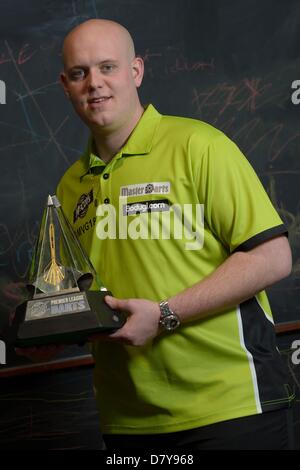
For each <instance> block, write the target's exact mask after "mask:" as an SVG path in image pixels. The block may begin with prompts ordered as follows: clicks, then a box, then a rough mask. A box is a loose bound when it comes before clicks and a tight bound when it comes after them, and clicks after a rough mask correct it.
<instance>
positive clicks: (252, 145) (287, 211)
mask: <svg viewBox="0 0 300 470" xmlns="http://www.w3.org/2000/svg"><path fill="white" fill-rule="evenodd" d="M93 17H94V18H95V17H102V18H110V19H113V20H116V21H119V22H121V23H122V24H124V25H125V26H126V27H127V28H128V29H129V31H130V32H131V33H132V35H133V38H134V40H135V43H136V52H137V54H139V55H140V56H142V57H143V58H144V61H145V67H146V72H145V78H144V83H143V85H142V88H141V100H142V102H143V103H149V102H152V103H153V104H154V105H155V106H156V107H157V109H158V110H159V111H160V112H162V113H165V114H174V115H182V116H189V117H193V118H197V119H201V120H204V121H207V122H209V123H210V124H213V125H214V126H216V127H218V128H220V129H222V130H223V131H224V132H225V133H226V134H227V135H228V136H229V137H231V138H232V139H233V140H234V141H235V142H236V143H237V144H238V145H239V146H240V148H241V149H242V150H243V152H244V153H245V154H246V156H247V157H248V159H249V161H250V162H251V163H252V165H253V166H254V168H255V169H256V171H257V173H258V174H259V176H260V178H261V180H262V182H263V184H264V185H265V188H266V189H267V191H268V193H269V194H270V196H271V198H272V200H273V202H274V204H275V206H276V207H277V209H278V210H279V212H280V214H281V216H282V217H283V219H284V221H285V222H286V224H287V226H288V228H289V233H290V235H289V236H290V242H291V245H292V248H293V256H294V268H293V273H292V274H291V276H290V277H289V278H287V279H285V280H283V281H282V282H280V283H278V284H277V285H275V286H273V287H272V288H271V289H269V295H270V299H271V302H272V307H273V312H274V316H275V319H276V321H277V322H287V321H293V320H297V319H299V318H300V303H299V301H298V299H299V288H300V258H299V255H300V204H299V200H300V198H299V195H300V191H299V187H300V184H299V181H300V163H299V162H300V160H299V151H300V128H299V122H300V121H299V118H300V104H297V99H292V97H293V93H294V92H296V91H297V90H295V88H292V84H293V83H294V86H296V85H295V81H297V80H298V79H300V72H299V70H300V46H299V44H300V3H299V1H297V0H288V1H285V2H283V1H282V0H264V1H261V0H244V1H243V2H241V1H238V0H205V1H201V2H199V1H198V0H143V1H135V0H114V1H113V2H112V1H110V0H101V1H100V0H94V1H91V2H86V1H85V0H73V1H66V0H62V1H58V0H46V1H44V2H40V1H37V0H30V1H28V2H23V1H21V0H9V1H8V0H2V1H1V16H0V80H1V82H0V95H1V96H0V103H1V104H0V158H1V172H0V181H1V184H0V191H1V198H0V208H1V219H0V269H1V272H0V309H1V315H0V335H1V336H0V338H2V339H3V340H4V341H5V340H6V342H7V343H8V336H7V331H8V329H7V327H8V326H9V324H10V321H11V318H12V314H13V311H14V308H15V305H16V303H17V302H18V301H19V298H20V293H21V287H22V284H23V283H24V279H25V277H26V271H27V268H28V265H29V262H30V259H31V255H32V248H33V245H34V242H35V238H36V236H37V232H38V226H39V221H40V218H41V214H42V210H43V207H44V205H45V202H46V198H47V195H48V194H49V193H50V194H51V193H53V192H54V190H55V187H56V184H57V182H58V180H59V178H60V176H61V175H62V174H63V173H64V171H65V170H66V169H67V167H68V166H69V165H70V164H71V163H73V162H74V161H75V160H76V159H77V158H78V157H79V156H80V154H81V152H82V151H83V149H84V148H85V144H86V139H87V136H88V131H87V129H86V128H85V127H84V126H83V124H82V123H81V122H80V120H79V119H78V118H77V117H76V116H75V114H74V112H73V109H72V108H71V106H70V104H69V103H68V102H67V101H66V99H65V96H64V94H63V92H62V89H61V86H60V84H59V80H58V76H59V72H60V70H61V52H60V51H61V44H62V40H63V37H64V36H65V34H66V33H67V32H68V31H69V30H70V29H71V28H72V27H74V26H75V25H77V24H78V23H80V22H82V21H84V20H87V19H89V18H93ZM294 98H296V95H294ZM66 354H67V356H74V355H78V354H86V351H82V350H81V349H80V350H79V351H78V348H77V349H76V348H75V350H73V349H72V348H71V349H70V350H69V351H68V352H66ZM6 362H7V364H6V367H12V366H15V365H17V364H23V363H24V360H22V359H20V358H18V357H17V356H15V355H14V352H13V350H12V349H10V348H9V344H7V359H6ZM25 362H26V361H25ZM3 367H4V366H3V365H0V368H3Z"/></svg>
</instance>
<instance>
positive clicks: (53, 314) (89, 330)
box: [15, 196, 125, 347]
mask: <svg viewBox="0 0 300 470" xmlns="http://www.w3.org/2000/svg"><path fill="white" fill-rule="evenodd" d="M27 290H28V295H29V299H28V300H26V302H24V303H22V304H21V305H19V306H18V308H17V310H16V316H15V319H16V322H17V324H18V333H17V340H16V346H18V347H30V346H42V345H48V344H74V343H75V344H76V343H79V344H82V343H84V342H85V341H86V340H88V338H89V337H91V336H92V335H95V334H97V333H103V332H108V333H109V332H113V331H114V330H116V329H118V328H120V327H121V326H122V325H123V324H124V322H125V316H124V314H123V313H122V312H119V311H116V310H112V309H111V308H110V307H109V306H108V305H107V304H106V303H105V300H104V297H105V295H107V294H110V295H112V294H111V292H109V291H108V290H107V289H106V288H105V287H104V286H103V285H102V283H101V281H100V280H99V276H98V274H97V273H96V271H95V269H94V267H93V265H92V263H91V261H90V260H89V257H88V255H87V253H86V252H85V251H84V249H83V247H82V245H81V244H80V242H79V240H78V238H77V237H76V235H75V232H74V231H73V228H72V226H71V225H70V223H69V221H68V219H67V218H66V216H65V214H64V212H63V209H62V207H61V205H60V203H59V201H58V199H57V197H56V196H48V201H47V206H46V208H45V210H44V214H43V218H42V222H41V227H40V233H39V238H38V241H37V245H36V248H35V251H34V255H33V258H32V261H31V266H30V272H29V280H28V284H27Z"/></svg>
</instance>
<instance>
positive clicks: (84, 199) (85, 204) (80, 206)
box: [73, 189, 94, 224]
mask: <svg viewBox="0 0 300 470" xmlns="http://www.w3.org/2000/svg"><path fill="white" fill-rule="evenodd" d="M93 200H94V195H93V190H92V189H91V190H90V192H89V193H87V194H86V193H84V194H82V195H81V196H80V198H79V200H78V202H77V205H76V208H75V210H74V212H73V223H74V224H75V222H76V220H77V219H78V218H79V217H80V218H81V219H82V218H83V217H84V216H85V215H86V213H87V211H88V208H89V205H90V204H91V202H93Z"/></svg>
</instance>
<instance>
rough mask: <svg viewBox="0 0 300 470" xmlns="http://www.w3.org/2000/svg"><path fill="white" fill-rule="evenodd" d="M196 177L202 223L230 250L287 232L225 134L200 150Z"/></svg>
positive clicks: (240, 155)
mask: <svg viewBox="0 0 300 470" xmlns="http://www.w3.org/2000/svg"><path fill="white" fill-rule="evenodd" d="M198 155H199V154H198ZM196 179H197V187H198V189H197V190H198V195H199V199H200V202H202V203H203V204H204V214H205V223H207V224H208V225H209V228H210V230H211V231H212V232H213V234H214V235H215V236H216V237H217V238H218V239H219V240H220V241H221V242H222V243H223V244H224V245H225V246H226V248H227V249H228V250H229V251H230V252H231V253H232V252H234V251H247V250H250V249H252V248H254V247H255V246H257V245H259V244H260V243H262V242H264V241H266V240H268V239H270V238H273V237H275V236H277V235H281V234H287V228H286V226H285V225H284V223H283V222H282V220H281V218H280V217H279V215H278V213H277V211H276V210H275V208H274V206H273V204H272V203H271V201H270V199H269V197H268V195H267V193H266V191H265V189H264V187H263V185H262V183H261V182H260V180H259V178H258V176H257V175H256V173H255V171H254V170H253V168H252V166H251V165H250V163H249V162H248V160H247V159H246V157H245V156H244V155H243V154H242V152H241V151H240V149H239V148H238V147H237V145H236V144H235V143H234V142H232V141H231V140H230V139H229V138H228V137H226V136H225V135H224V134H222V133H220V134H219V135H218V136H217V137H215V138H214V139H213V140H212V141H211V143H210V144H209V145H208V146H207V147H206V148H205V149H203V153H202V158H201V163H200V167H198V174H197V176H196Z"/></svg>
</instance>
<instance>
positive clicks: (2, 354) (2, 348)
mask: <svg viewBox="0 0 300 470" xmlns="http://www.w3.org/2000/svg"><path fill="white" fill-rule="evenodd" d="M0 364H6V345H5V343H4V341H1V340H0Z"/></svg>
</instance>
